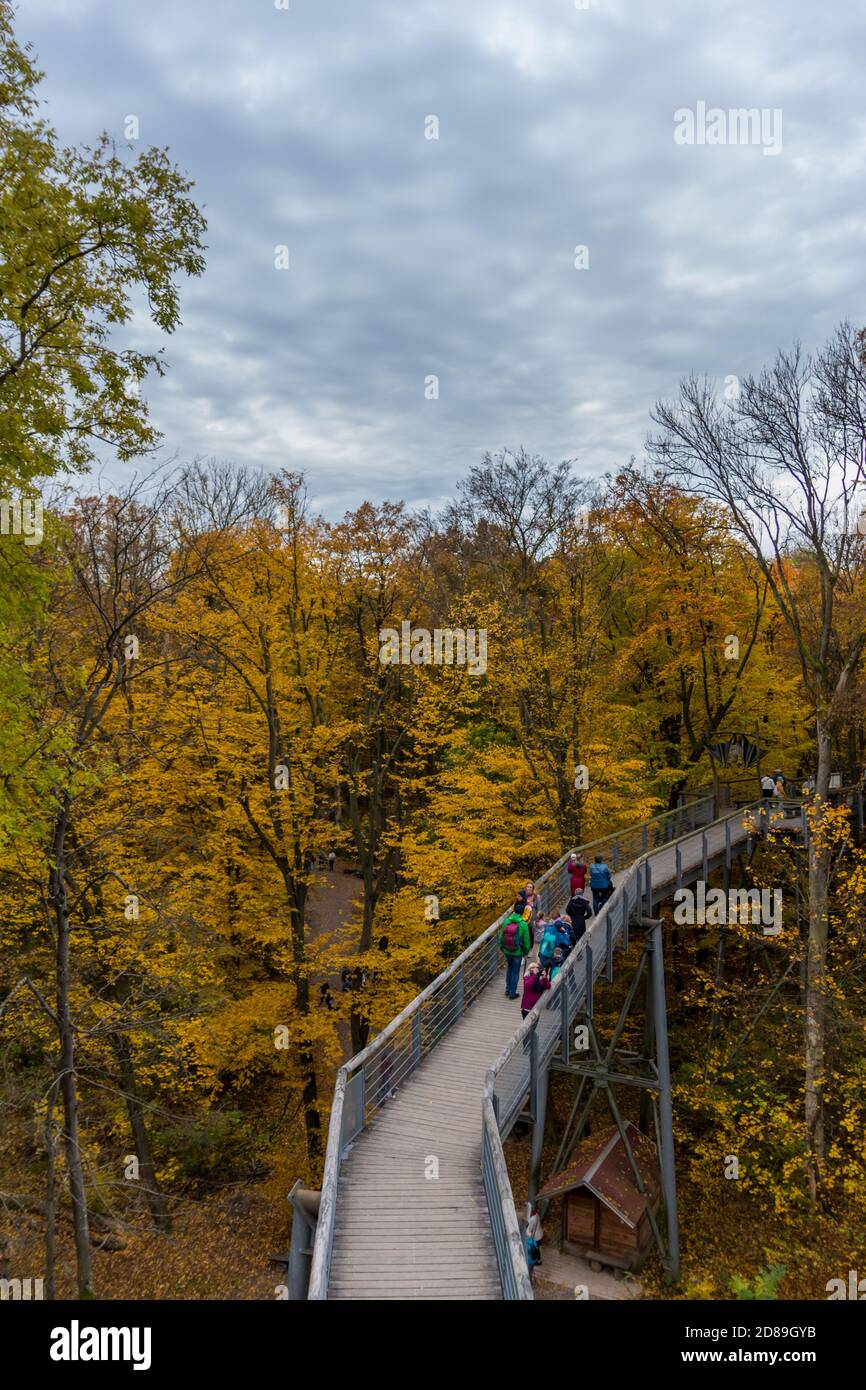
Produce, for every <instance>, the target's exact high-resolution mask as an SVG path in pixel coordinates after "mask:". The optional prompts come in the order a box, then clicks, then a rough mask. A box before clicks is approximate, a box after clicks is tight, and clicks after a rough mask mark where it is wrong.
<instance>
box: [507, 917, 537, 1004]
mask: <svg viewBox="0 0 866 1390" xmlns="http://www.w3.org/2000/svg"><path fill="white" fill-rule="evenodd" d="M524 911H525V905H523V904H521V900H520V898H518V900H517V902H516V903H515V904H514V911H513V912H511V913H510V914H509V915H508V916H507V917H506V919H505V921H504V922H503V923H502V926H501V927H500V928H499V949H500V951H501V952H502V954H503V955H504V957H505V994H506V997H507V998H508V999H516V998H517V985H518V982H519V980H520V963H521V961H522V960H523V957H524V956H528V955H529V952H530V948H531V945H532V943H531V940H530V936H529V923H528V920H527V917H525V916H524V915H523V914H524ZM527 916H528V914H527Z"/></svg>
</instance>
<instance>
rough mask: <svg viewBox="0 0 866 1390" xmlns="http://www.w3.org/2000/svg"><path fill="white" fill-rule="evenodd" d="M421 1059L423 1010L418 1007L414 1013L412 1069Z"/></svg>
mask: <svg viewBox="0 0 866 1390" xmlns="http://www.w3.org/2000/svg"><path fill="white" fill-rule="evenodd" d="M420 1061H421V1010H420V1009H416V1010H415V1012H414V1014H413V1015H412V1070H413V1071H414V1070H415V1068H416V1067H417V1066H418V1064H419V1062H420Z"/></svg>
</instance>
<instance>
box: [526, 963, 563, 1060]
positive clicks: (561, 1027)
mask: <svg viewBox="0 0 866 1390" xmlns="http://www.w3.org/2000/svg"><path fill="white" fill-rule="evenodd" d="M532 1037H533V1039H534V1038H535V1033H534V1032H533V1034H532ZM559 1050H560V1052H561V1053H562V1060H563V1061H564V1062H567V1061H568V1060H569V1055H568V980H567V979H565V980H563V981H562V983H561V984H560V986H559Z"/></svg>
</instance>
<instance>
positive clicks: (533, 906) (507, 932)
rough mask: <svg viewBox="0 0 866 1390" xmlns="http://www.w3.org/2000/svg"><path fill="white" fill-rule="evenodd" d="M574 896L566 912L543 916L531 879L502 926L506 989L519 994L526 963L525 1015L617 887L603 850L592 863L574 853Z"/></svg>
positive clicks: (571, 878)
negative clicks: (614, 885)
mask: <svg viewBox="0 0 866 1390" xmlns="http://www.w3.org/2000/svg"><path fill="white" fill-rule="evenodd" d="M566 872H567V874H568V881H569V889H570V897H569V900H568V903H567V904H566V907H565V910H564V912H563V913H560V914H558V915H557V916H555V917H551V918H549V919H545V918H544V917H542V916H540V915H539V911H538V908H539V902H538V895H537V893H536V892H535V889H534V887H533V885H532V884H531V883H527V884H526V885H525V886H524V887H523V888H521V890H520V892H519V893H518V894H517V897H516V899H515V902H514V907H513V908H512V910H511V912H510V913H509V915H508V916H507V917H506V918H505V919H504V920H503V922H502V925H501V927H500V928H499V949H500V950H501V951H502V954H503V955H504V957H505V994H506V996H507V998H509V999H516V998H517V987H518V985H519V984H520V972H521V968H523V997H522V998H521V1001H520V1007H521V1013H522V1015H523V1017H524V1018H526V1015H527V1014H528V1013H530V1012H531V1011H532V1010H533V1009H534V1008H535V1006H536V1004H537V1003H538V1001H539V1000H540V999H541V997H542V995H543V994H544V992H545V990H548V989H550V987H551V985H552V984H553V981H554V980H555V979H556V977H557V975H558V974H559V972H560V970H561V969H562V967H563V965H564V964H565V962H566V960H567V959H568V957H569V955H570V954H571V952H572V951H573V949H574V947H575V946H576V945H577V943H578V942H579V941H580V939H581V937H582V936H583V935H584V933H585V932H586V923H587V920H588V919H589V918H590V917H592V916H593V915H594V914H595V913H597V912H600V911H601V909H602V907H603V906H604V904H605V903H606V902H607V900H608V898H609V897H610V895H611V893H612V892H613V875H612V874H611V871H610V867H609V865H608V864H606V863H605V861H604V858H603V857H602V855H600V854H597V855H596V856H595V859H594V861H593V863H592V864H591V865H590V866H589V868H587V866H586V864H583V863H580V862H579V861H578V858H577V855H576V854H572V855H569V859H568V863H567V865H566ZM587 875H588V876H589V888H590V892H591V893H592V906H591V907H590V904H589V901H588V899H587V897H586V896H585V895H586V886H587Z"/></svg>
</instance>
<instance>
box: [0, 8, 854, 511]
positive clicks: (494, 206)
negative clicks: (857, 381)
mask: <svg viewBox="0 0 866 1390" xmlns="http://www.w3.org/2000/svg"><path fill="white" fill-rule="evenodd" d="M277 3H282V0H277ZM17 32H18V36H19V38H20V39H21V40H25V39H30V40H32V41H33V43H34V45H35V47H36V50H37V54H38V58H39V60H40V66H41V67H42V68H44V69H45V70H46V74H47V75H46V80H45V82H44V84H43V96H44V97H45V99H46V101H47V114H48V116H49V117H50V119H51V120H52V122H53V123H54V125H55V126H56V127H57V129H58V131H59V133H60V136H61V138H62V140H63V141H64V142H66V143H73V142H78V141H82V140H87V141H92V140H93V138H94V137H95V136H96V134H97V133H98V132H99V131H101V130H103V129H105V130H107V131H108V132H109V133H110V134H112V135H113V136H115V137H116V138H117V139H118V141H120V142H123V140H124V123H125V121H126V118H127V117H128V116H130V115H134V116H136V117H137V118H138V121H139V126H140V142H139V145H138V146H137V148H142V147H144V146H146V145H149V144H158V145H168V146H170V148H171V150H172V152H173V155H174V157H175V159H176V161H177V162H178V163H179V164H180V165H181V167H182V168H184V169H185V170H186V171H187V172H188V173H189V174H190V175H191V176H192V177H193V178H194V179H195V181H196V196H197V197H198V199H199V201H200V202H201V203H203V204H204V205H205V214H206V216H207V219H208V223H209V229H208V235H207V241H208V246H209V250H208V253H207V270H206V272H205V275H204V277H203V278H202V280H200V281H196V282H191V283H188V284H187V285H186V286H185V287H184V289H183V291H182V316H183V324H182V327H181V328H180V329H178V331H177V333H176V334H175V335H174V336H173V338H171V339H169V340H168V342H167V352H166V356H167V360H168V362H169V364H170V371H169V374H168V376H167V377H165V378H164V379H163V380H162V381H155V382H153V383H151V384H149V386H148V387H147V389H146V395H147V398H148V400H149V402H150V405H151V410H152V414H153V418H154V420H155V423H156V424H157V426H158V427H159V428H160V429H161V430H162V431H163V432H164V435H165V452H166V454H172V455H178V456H179V457H180V458H181V459H186V458H192V457H195V456H209V455H217V456H219V457H222V458H228V459H232V460H235V461H243V462H246V463H249V464H252V465H256V466H258V465H261V466H264V467H265V468H268V469H272V468H279V467H281V466H284V467H288V468H295V469H297V468H302V469H304V470H305V471H306V472H307V474H308V477H309V481H310V492H311V495H312V498H313V500H314V501H315V503H317V505H318V506H319V507H320V508H321V509H322V510H323V511H324V512H325V513H326V514H327V515H329V516H338V515H340V514H341V513H342V512H343V510H344V509H345V508H347V507H353V506H356V505H357V504H358V503H359V502H361V501H362V500H364V499H365V498H370V499H371V500H375V501H378V500H381V499H383V498H385V497H391V498H396V497H403V498H405V499H406V500H407V501H409V502H411V503H415V504H421V503H429V504H432V505H434V506H435V505H436V504H438V503H439V502H441V501H442V500H443V498H445V497H447V496H448V495H449V493H450V492H451V490H452V489H453V485H454V482H455V480H456V479H457V478H459V477H461V476H463V475H465V473H466V472H467V470H468V468H469V467H470V466H471V465H472V464H473V463H475V462H477V461H478V459H479V457H480V455H481V453H482V452H483V451H484V450H485V449H488V448H489V449H496V448H498V447H500V446H502V445H508V446H517V445H519V444H523V445H524V446H525V447H526V448H527V449H529V450H530V451H532V452H537V453H542V454H545V455H547V456H548V457H550V458H553V459H560V458H564V457H576V458H577V461H578V471H579V472H581V473H584V474H601V473H604V472H606V471H607V470H609V469H611V468H614V467H616V466H617V465H619V464H621V463H624V462H626V461H627V460H628V458H629V456H630V455H631V454H633V453H637V454H638V455H640V453H641V449H642V443H643V440H644V437H645V434H646V430H647V427H648V424H649V416H648V412H649V409H650V407H651V405H652V403H653V401H654V400H655V399H656V398H657V397H659V396H665V395H670V394H672V393H673V391H674V390H675V388H676V384H677V382H678V379H679V377H680V376H681V375H682V374H683V373H685V372H687V371H689V370H691V369H694V370H696V371H699V372H703V371H706V372H708V373H710V374H711V375H713V376H715V377H718V378H719V381H720V382H721V381H723V379H724V378H725V377H726V376H729V375H736V376H742V375H745V374H746V373H748V372H749V371H751V370H754V369H756V368H758V367H760V365H761V364H762V363H763V362H764V361H765V360H767V359H768V358H769V357H771V356H772V354H773V353H774V351H775V349H776V347H777V346H779V345H787V344H789V343H790V342H791V341H792V340H793V339H795V338H798V337H799V338H800V339H801V340H802V341H803V342H804V344H806V345H807V346H809V347H812V346H815V345H818V344H820V343H821V342H822V341H823V339H824V338H825V337H826V336H827V335H828V334H829V332H830V331H831V329H832V327H833V326H834V324H835V323H836V322H837V321H838V320H839V319H840V318H843V317H849V318H851V319H852V321H854V322H855V323H856V324H857V325H860V324H864V323H866V302H864V275H863V266H864V229H866V197H864V190H866V182H864V155H866V114H864V105H863V62H864V56H866V9H864V7H863V6H861V5H855V4H853V3H851V0H824V3H822V4H820V5H816V4H814V3H808V0H785V3H784V4H782V3H780V0H763V2H762V3H755V0H748V2H746V0H744V2H743V3H740V2H739V0H726V2H725V3H719V4H715V5H704V4H699V3H696V0H590V3H589V4H588V7H587V8H586V9H579V8H577V6H576V5H575V3H574V0H523V2H522V3H510V2H509V0H289V8H288V9H278V8H277V7H276V4H275V0H21V2H20V6H19V15H18V21H17ZM699 102H705V103H706V105H707V107H708V108H722V109H723V110H725V111H727V110H729V109H731V108H739V107H757V108H766V109H767V110H768V111H769V112H772V111H773V110H780V111H781V113H782V116H781V119H782V148H781V151H780V152H779V153H777V154H765V153H764V148H763V147H762V146H761V144H730V143H729V144H723V145H720V144H717V145H709V144H697V143H695V144H692V145H684V144H678V143H676V142H675V139H674V132H675V121H674V113H675V112H676V111H678V110H681V109H683V108H689V109H691V110H695V111H696V110H697V105H698V103H699ZM431 116H432V117H435V118H436V120H437V121H438V137H439V138H438V139H429V138H427V135H428V134H430V133H433V131H434V129H435V127H434V124H433V122H431V121H429V120H428V118H429V117H431ZM282 245H285V246H287V247H288V252H289V269H288V270H281V269H277V268H276V267H275V248H277V247H279V246H282ZM576 246H586V247H587V249H588V260H589V265H588V268H586V269H576V268H575V247H576ZM129 341H130V342H134V343H135V345H136V346H139V347H141V348H146V349H151V348H152V347H153V345H154V342H155V341H158V340H157V339H156V338H155V336H154V335H153V333H152V331H151V330H150V329H149V327H148V325H147V324H146V323H145V322H144V321H137V322H136V323H135V324H134V325H132V326H131V331H130V339H129ZM433 375H435V376H436V377H438V379H439V397H438V399H427V398H426V395H425V380H426V379H427V378H429V377H430V376H433ZM426 394H427V395H429V394H430V388H429V387H428V388H427V392H426ZM109 471H110V470H109ZM114 471H115V474H118V473H119V470H118V469H117V467H116V466H115V470H114Z"/></svg>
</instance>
